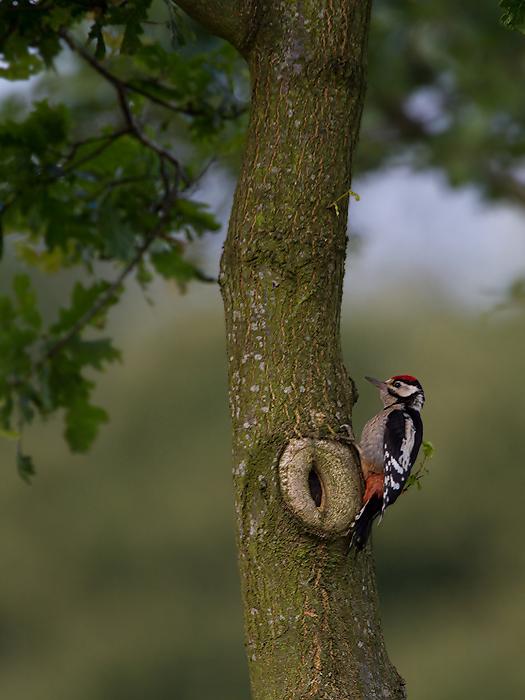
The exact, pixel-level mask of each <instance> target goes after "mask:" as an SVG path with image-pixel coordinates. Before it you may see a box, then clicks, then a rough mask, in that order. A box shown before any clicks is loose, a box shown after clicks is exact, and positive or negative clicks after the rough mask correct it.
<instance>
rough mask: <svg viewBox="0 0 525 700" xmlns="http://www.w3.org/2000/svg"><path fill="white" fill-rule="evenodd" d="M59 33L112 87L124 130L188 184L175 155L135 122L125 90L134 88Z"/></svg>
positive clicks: (68, 37) (63, 34)
mask: <svg viewBox="0 0 525 700" xmlns="http://www.w3.org/2000/svg"><path fill="white" fill-rule="evenodd" d="M59 34H60V36H61V37H62V39H63V40H64V41H65V42H66V44H67V45H68V46H69V48H70V49H71V50H72V51H74V52H75V53H77V54H78V55H79V56H80V57H81V58H82V59H83V60H84V61H86V63H88V64H89V65H90V66H91V67H92V68H93V69H94V70H95V71H96V72H97V73H99V75H101V76H102V77H103V78H104V79H105V80H107V81H108V82H109V83H110V84H111V85H112V86H113V87H114V89H115V91H116V93H117V98H118V103H119V106H120V110H121V112H122V115H123V117H124V121H125V123H126V126H127V129H126V132H127V133H129V134H130V135H132V136H134V137H135V138H136V139H137V141H139V142H140V143H142V145H143V146H145V147H146V148H148V149H149V150H151V151H153V152H154V153H156V154H157V155H158V156H159V158H163V159H165V160H167V161H168V162H169V163H170V164H171V165H172V166H173V168H174V169H175V172H176V173H177V177H178V179H180V180H182V181H183V182H184V184H188V179H187V178H186V176H185V174H184V172H183V170H182V167H181V165H180V163H179V161H178V160H177V159H176V158H175V156H173V155H172V154H171V153H170V152H169V151H167V150H166V149H165V148H162V146H159V145H158V144H156V143H155V142H154V141H152V140H151V139H150V138H148V137H147V136H146V135H145V134H144V133H143V131H142V130H141V129H140V128H139V126H138V125H137V124H136V122H135V120H134V118H133V114H132V112H131V108H130V106H129V103H128V100H127V91H129V90H134V88H133V87H132V86H130V85H129V84H128V83H126V82H125V81H122V80H120V79H119V78H117V76H116V75H114V74H113V73H111V72H110V71H109V70H108V69H107V68H106V67H105V66H103V65H102V63H100V62H99V61H97V59H96V58H95V57H94V56H92V55H91V54H90V53H89V52H88V51H86V50H85V49H84V48H83V47H82V46H80V45H79V44H77V43H76V41H75V40H74V39H73V38H72V37H71V36H70V35H69V34H68V33H67V32H66V31H65V29H62V30H60V32H59ZM135 92H136V90H135ZM150 99H151V96H150ZM167 104H168V103H166V105H167Z"/></svg>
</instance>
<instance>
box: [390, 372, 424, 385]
mask: <svg viewBox="0 0 525 700" xmlns="http://www.w3.org/2000/svg"><path fill="white" fill-rule="evenodd" d="M390 379H400V380H401V381H402V382H408V383H409V384H419V383H420V382H419V381H418V380H417V379H416V377H413V376H412V375H411V374H396V375H395V376H394V377H390Z"/></svg>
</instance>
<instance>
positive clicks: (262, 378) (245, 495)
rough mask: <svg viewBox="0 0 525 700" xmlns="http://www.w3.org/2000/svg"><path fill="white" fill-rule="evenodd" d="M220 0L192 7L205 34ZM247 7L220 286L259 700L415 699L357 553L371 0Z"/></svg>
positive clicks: (297, 0) (367, 567) (240, 31)
mask: <svg viewBox="0 0 525 700" xmlns="http://www.w3.org/2000/svg"><path fill="white" fill-rule="evenodd" d="M224 1H225V2H227V4H228V8H229V11H230V13H231V12H232V11H233V10H232V4H235V3H232V0H224ZM221 2H222V0H192V2H189V0H188V1H186V0H184V2H181V3H180V4H181V5H182V6H183V7H186V9H187V11H188V12H189V13H190V14H192V13H193V14H194V16H198V19H199V20H200V21H203V18H205V17H206V8H207V7H209V5H210V4H211V5H213V6H214V10H216V9H217V7H218V6H219V5H221ZM241 2H242V0H239V7H240V8H241V11H239V15H238V16H239V22H240V23H239V26H237V27H236V29H235V32H233V30H232V22H231V14H229V21H228V24H227V25H226V24H225V25H224V31H222V35H223V36H225V37H226V38H228V39H230V40H231V41H232V42H233V43H235V44H236V46H237V47H238V48H239V50H241V52H242V53H243V54H244V56H245V57H246V59H247V61H248V64H249V68H250V72H251V78H252V86H253V90H252V104H251V118H250V125H249V130H248V135H247V143H246V152H245V155H244V160H243V165H242V170H241V174H240V177H239V182H238V185H237V190H236V193H235V199H234V204H233V209H232V214H231V220H230V227H229V233H228V238H227V241H226V244H225V248H224V254H223V259H222V268H221V287H222V292H223V297H224V304H225V313H226V325H227V338H228V359H229V376H230V406H231V414H232V421H233V456H234V483H235V506H236V513H237V527H238V540H237V541H238V548H239V562H240V572H241V581H242V593H243V599H244V612H245V626H246V646H247V653H248V661H249V666H250V677H251V683H252V692H253V699H254V700H299V699H303V698H314V699H317V700H321V699H324V700H328V699H329V698H330V699H331V700H347V699H350V698H352V699H353V700H354V699H357V698H360V699H365V698H366V699H367V700H368V699H369V698H392V699H400V698H404V697H405V692H404V684H403V681H402V679H401V678H400V677H399V675H398V674H397V672H396V670H395V668H394V667H393V666H392V665H391V663H390V661H389V659H388V656H387V653H386V650H385V646H384V642H383V637H382V633H381V627H380V621H379V615H378V598H377V591H376V584H375V576H374V571H373V563H372V556H371V553H370V551H369V550H368V549H367V550H365V551H364V552H363V553H360V554H358V555H356V554H353V553H352V554H351V555H349V554H348V537H347V532H348V527H349V524H350V522H351V520H352V518H353V516H354V515H355V513H356V512H357V511H358V509H359V504H360V500H361V481H360V472H359V465H358V458H357V457H356V451H355V449H354V448H353V441H352V436H351V428H350V425H351V411H352V405H353V403H354V401H355V398H356V396H355V390H354V387H353V384H352V381H351V380H350V379H349V377H348V375H347V373H346V370H345V368H344V365H343V362H342V358H341V348H340V328H339V326H340V308H341V295H342V283H343V274H344V261H345V253H346V220H347V203H348V197H347V196H346V197H342V198H341V199H339V201H338V207H335V206H331V203H332V202H334V201H335V200H337V199H338V198H340V197H341V195H344V193H347V192H348V190H349V187H350V176H351V161H352V155H353V152H354V149H355V146H356V142H357V136H358V131H359V122H360V117H361V111H362V107H363V100H364V91H365V54H366V41H367V32H368V25H369V13H370V2H369V0H339V2H336V3H331V2H319V1H318V0H286V1H285V0H261V1H260V2H253V1H252V2H248V4H246V3H244V4H240V3H241ZM197 5H198V6H199V7H198V9H199V13H197V11H196V9H195V8H196V6H197ZM247 7H249V9H250V12H248V11H247V9H246V8H247ZM243 22H244V25H243V24H242V23H243ZM207 24H208V26H209V27H212V28H213V30H214V31H215V32H216V33H219V34H221V29H220V27H218V26H217V24H218V23H217V16H216V15H214V21H211V18H210V21H209V22H208V23H207Z"/></svg>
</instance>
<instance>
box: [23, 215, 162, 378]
mask: <svg viewBox="0 0 525 700" xmlns="http://www.w3.org/2000/svg"><path fill="white" fill-rule="evenodd" d="M163 219H164V216H163ZM163 225H164V220H162V221H160V222H159V224H158V225H157V226H156V227H155V228H154V229H153V230H152V231H150V232H149V234H147V236H146V237H145V238H144V241H143V242H142V244H141V245H140V246H139V247H138V248H137V250H136V252H135V255H134V256H133V257H132V258H131V260H130V261H129V262H128V264H127V265H126V266H125V267H124V269H123V270H122V271H121V272H120V274H119V275H118V276H117V277H116V279H115V280H114V281H113V282H111V284H110V285H109V287H107V288H106V289H105V291H104V292H103V293H102V294H101V295H100V296H99V297H98V299H97V300H96V301H95V302H94V304H93V305H92V306H91V307H90V308H89V309H88V310H87V311H86V313H85V314H84V315H83V316H81V317H80V318H79V319H78V321H77V322H76V323H74V324H73V325H72V326H71V328H70V329H69V330H68V331H67V333H64V335H63V336H62V337H61V338H59V339H58V340H57V341H56V342H54V343H53V344H52V345H51V346H50V347H48V348H47V349H46V352H45V353H44V355H43V357H42V358H41V359H40V360H39V361H38V362H37V363H36V366H37V367H38V366H41V365H43V364H44V362H45V361H46V360H49V359H50V358H52V357H54V356H55V355H56V354H57V353H58V352H60V350H62V348H63V347H64V346H65V345H67V344H68V343H69V342H70V341H71V340H72V339H73V338H74V337H75V336H76V335H77V334H78V333H79V332H80V331H81V330H82V329H83V328H85V326H87V325H88V323H89V322H90V321H92V320H93V319H94V318H95V317H96V316H97V314H98V313H100V311H102V309H104V308H105V307H106V306H107V305H108V304H109V303H110V302H111V301H112V299H113V298H114V296H115V295H116V294H117V292H118V291H119V290H120V288H121V287H122V285H123V284H124V282H125V281H126V279H127V277H128V276H129V275H130V274H131V273H132V272H133V270H134V269H135V268H136V267H137V265H138V264H139V263H140V262H141V260H142V259H143V257H144V256H145V254H146V253H147V252H148V250H149V248H150V246H151V245H152V243H153V242H154V241H155V240H156V239H157V237H158V236H159V234H160V232H161V231H162V228H163Z"/></svg>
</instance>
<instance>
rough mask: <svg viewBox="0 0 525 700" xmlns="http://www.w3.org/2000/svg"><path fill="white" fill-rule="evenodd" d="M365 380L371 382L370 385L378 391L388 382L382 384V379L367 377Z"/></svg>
mask: <svg viewBox="0 0 525 700" xmlns="http://www.w3.org/2000/svg"><path fill="white" fill-rule="evenodd" d="M365 379H366V380H367V381H369V382H370V384H373V385H374V386H376V387H377V388H378V389H382V388H383V387H384V386H385V384H386V382H382V381H381V380H380V379H374V377H365Z"/></svg>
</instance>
